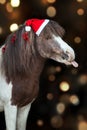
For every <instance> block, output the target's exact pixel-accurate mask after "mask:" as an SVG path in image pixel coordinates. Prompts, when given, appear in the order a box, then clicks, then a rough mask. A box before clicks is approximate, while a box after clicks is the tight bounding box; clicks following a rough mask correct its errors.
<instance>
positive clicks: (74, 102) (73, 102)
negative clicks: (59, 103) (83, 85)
mask: <svg viewBox="0 0 87 130" xmlns="http://www.w3.org/2000/svg"><path fill="white" fill-rule="evenodd" d="M70 102H71V103H72V104H74V105H78V104H79V102H80V101H79V98H78V96H76V95H72V96H70Z"/></svg>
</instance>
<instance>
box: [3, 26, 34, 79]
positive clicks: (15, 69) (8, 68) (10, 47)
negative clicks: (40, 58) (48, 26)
mask: <svg viewBox="0 0 87 130" xmlns="http://www.w3.org/2000/svg"><path fill="white" fill-rule="evenodd" d="M24 27H25V26H24V25H22V26H21V27H20V28H19V29H18V30H17V31H15V32H13V33H12V34H10V35H9V36H8V37H7V39H6V41H5V46H6V49H5V52H4V53H3V62H2V65H4V69H5V73H6V75H7V77H8V78H10V79H11V77H15V76H16V75H21V76H23V75H24V76H25V75H28V74H30V72H31V67H32V66H33V64H35V57H36V53H35V49H34V42H35V34H34V32H33V31H32V30H31V31H30V32H25V28H24Z"/></svg>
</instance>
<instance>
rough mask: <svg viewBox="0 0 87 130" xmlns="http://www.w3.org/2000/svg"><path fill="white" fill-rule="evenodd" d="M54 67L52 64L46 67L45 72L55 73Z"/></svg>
mask: <svg viewBox="0 0 87 130" xmlns="http://www.w3.org/2000/svg"><path fill="white" fill-rule="evenodd" d="M55 72H56V71H55V67H54V66H51V67H49V68H48V69H47V74H48V75H49V74H55Z"/></svg>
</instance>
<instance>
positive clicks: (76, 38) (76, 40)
mask: <svg viewBox="0 0 87 130" xmlns="http://www.w3.org/2000/svg"><path fill="white" fill-rule="evenodd" d="M74 41H75V43H77V44H79V43H80V42H81V38H80V37H78V36H77V37H75V38H74Z"/></svg>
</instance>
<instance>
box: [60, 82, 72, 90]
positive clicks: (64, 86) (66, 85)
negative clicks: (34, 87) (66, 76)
mask: <svg viewBox="0 0 87 130" xmlns="http://www.w3.org/2000/svg"><path fill="white" fill-rule="evenodd" d="M59 87H60V89H61V90H62V91H64V92H66V91H68V90H69V88H70V86H69V83H68V82H66V81H63V82H61V83H60V85H59Z"/></svg>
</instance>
